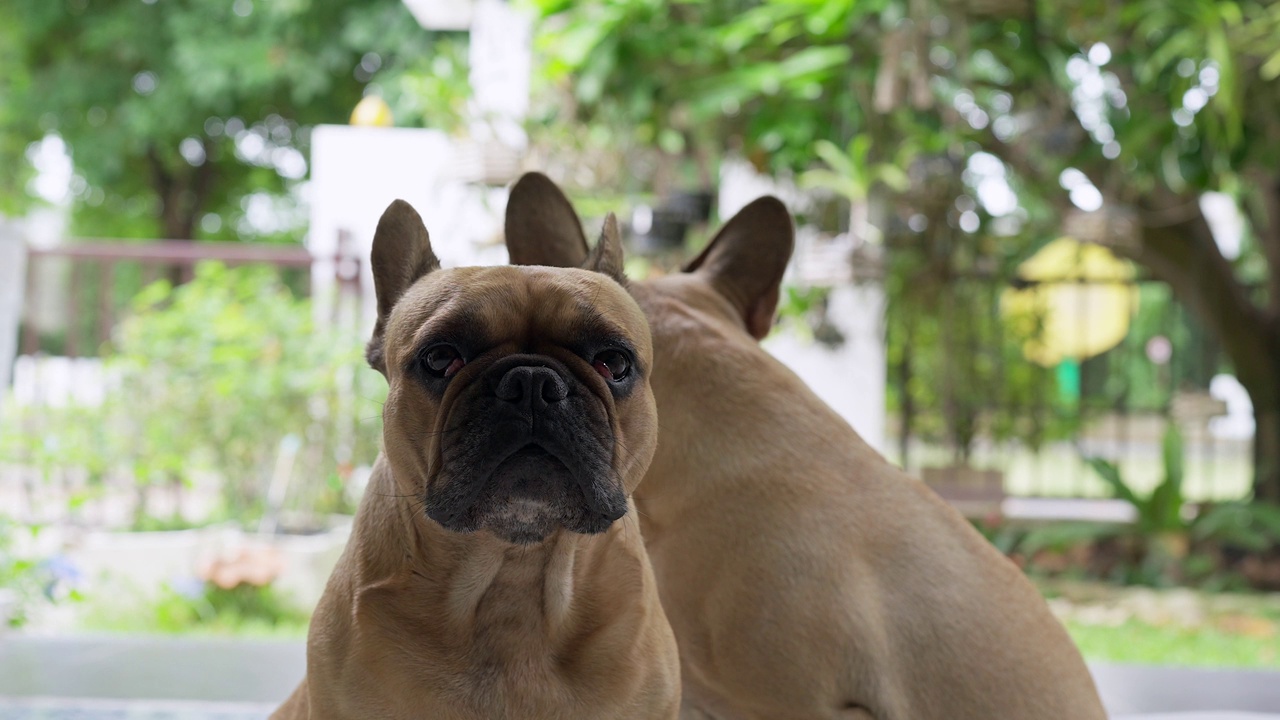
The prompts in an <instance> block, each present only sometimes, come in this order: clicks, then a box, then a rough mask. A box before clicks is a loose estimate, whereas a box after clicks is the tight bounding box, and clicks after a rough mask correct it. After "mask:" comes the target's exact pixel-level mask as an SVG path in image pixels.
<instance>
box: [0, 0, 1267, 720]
mask: <svg viewBox="0 0 1280 720" xmlns="http://www.w3.org/2000/svg"><path fill="white" fill-rule="evenodd" d="M1277 77H1280V4H1275V3H1272V2H1264V1H1262V0H1240V1H1238V2H1228V1H1218V0H1126V1H1124V2H1118V1H1114V0H1079V1H1077V2H1073V3H1050V2H1045V1H1044V0H705V1H694V0H689V1H681V2H676V1H668V0H609V1H606V2H589V3H588V2H584V3H572V2H567V1H564V0H518V1H516V2H504V1H503V0H361V1H357V0H271V1H268V0H116V1H114V2H106V1H103V0H6V1H5V2H4V3H3V4H0V628H3V629H0V696H9V697H10V700H8V701H4V700H3V699H0V718H8V717H23V718H27V717H62V715H58V714H57V713H58V712H63V710H65V708H66V707H67V706H66V704H65V703H66V700H65V699H66V698H72V697H79V698H93V699H94V700H91V701H90V700H85V701H83V702H85V703H89V704H88V705H85V706H84V707H91V708H96V709H95V710H92V711H91V712H96V713H98V715H99V716H102V717H108V716H110V717H126V716H127V717H143V716H144V715H140V714H133V715H129V714H128V713H130V712H133V713H140V712H142V711H141V710H137V709H136V708H137V707H138V706H134V705H128V704H121V703H122V702H123V701H124V700H126V699H131V698H148V699H151V700H154V701H163V702H161V703H160V704H159V705H155V704H154V703H153V705H154V707H158V708H161V709H160V710H156V712H162V711H163V712H174V713H181V712H196V710H193V709H192V708H193V707H194V706H191V705H188V704H183V703H190V702H192V701H220V702H224V703H227V702H233V703H234V702H242V703H269V702H271V701H274V700H279V699H282V698H283V697H284V694H285V693H287V691H288V690H289V689H290V687H291V685H292V683H293V682H295V681H296V679H297V678H298V677H299V676H300V674H301V662H302V641H303V639H304V638H305V633H306V624H307V620H308V617H309V613H310V609H311V607H312V606H313V605H314V603H315V601H316V599H317V598H318V597H319V594H320V592H321V590H322V589H323V585H324V581H325V579H326V578H327V576H328V573H329V570H330V569H331V568H332V566H333V563H334V562H335V561H336V559H337V556H338V554H339V553H340V552H341V550H342V547H343V544H344V543H345V539H346V536H347V533H348V531H349V528H350V523H351V515H352V513H353V512H354V509H355V506H356V504H357V503H358V502H359V498H360V495H361V492H362V491H363V487H364V482H365V479H366V477H367V475H368V472H369V466H370V464H371V463H372V461H373V459H374V457H375V456H376V454H377V451H378V446H379V442H380V434H381V425H380V412H381V406H380V402H381V399H382V397H383V396H384V394H385V382H384V381H383V379H382V378H381V377H380V376H379V375H378V374H377V373H376V372H374V371H372V370H370V369H368V368H367V367H366V366H365V365H364V363H363V361H362V347H363V343H364V341H365V339H366V338H367V334H368V330H369V327H370V325H371V318H372V313H373V303H372V289H373V286H372V283H371V281H370V275H369V269H368V264H367V262H366V260H367V256H368V250H369V245H370V242H371V239H372V232H373V228H374V225H375V223H376V221H377V218H378V216H379V214H380V213H381V211H382V210H383V208H385V206H386V205H387V203H388V202H390V200H392V199H393V198H396V197H401V198H405V199H407V200H409V201H410V202H411V203H412V204H414V206H415V207H417V208H418V210H419V211H420V213H421V214H422V216H423V217H424V219H425V220H426V223H427V226H428V228H429V229H430V231H431V234H432V239H433V243H434V244H435V246H436V248H437V252H438V253H439V254H440V256H441V258H442V259H443V260H444V262H445V264H446V265H467V264H496V263H503V262H505V261H506V251H505V248H504V246H503V238H502V227H501V221H502V216H503V210H504V207H505V202H506V195H507V187H508V185H509V184H510V183H511V182H512V181H513V180H515V179H516V178H517V177H518V176H519V174H520V173H522V172H524V171H526V170H540V171H543V172H545V173H547V174H549V175H550V176H551V177H552V178H553V179H555V180H557V181H558V182H560V183H561V184H562V185H563V186H564V187H565V188H566V190H567V191H568V192H569V194H570V195H571V197H572V198H573V199H574V201H575V204H576V205H577V207H578V209H579V211H580V212H581V213H582V214H583V217H584V222H585V224H586V226H587V231H588V234H589V235H593V234H595V233H596V232H597V228H599V226H600V223H601V220H602V218H603V216H604V215H605V214H606V213H608V212H616V213H617V214H618V215H619V217H620V218H622V221H623V226H624V233H625V236H626V242H627V245H628V251H629V259H628V272H629V274H630V275H631V276H632V277H637V278H643V277H648V276H653V275H656V274H661V273H665V272H673V271H677V270H678V268H679V266H680V264H681V262H682V261H683V260H687V259H688V258H690V257H692V256H693V254H694V253H696V252H697V250H698V249H699V248H700V247H702V245H703V244H704V243H705V242H706V241H707V240H708V239H709V238H710V237H711V236H712V234H713V233H714V231H715V229H716V228H717V227H718V226H719V223H720V222H722V221H723V220H726V219H728V218H729V217H731V216H732V215H733V213H734V212H736V211H737V210H738V209H739V208H741V207H742V206H743V205H745V204H746V203H747V202H748V201H750V200H752V199H754V198H755V197H757V196H759V195H761V194H764V193H772V194H776V195H778V196H780V197H782V198H783V199H784V200H785V201H786V203H787V204H788V206H789V207H790V208H791V210H792V212H793V213H794V214H795V216H796V220H797V252H796V255H795V257H794V259H793V262H792V265H791V267H790V268H789V270H788V274H787V278H786V281H785V287H784V293H783V299H782V304H781V308H780V317H779V320H778V324H777V327H776V328H775V330H774V332H773V334H772V335H771V336H770V337H769V338H768V339H767V340H766V341H765V346H766V348H768V349H769V350H770V351H771V352H773V353H774V354H775V355H776V356H778V357H779V358H780V359H781V360H782V361H783V362H785V363H787V364H788V365H789V366H791V367H792V368H793V369H794V370H796V372H797V373H799V374H800V375H801V377H803V378H805V379H806V380H807V381H808V382H809V383H810V384H811V385H812V386H813V387H814V389H815V390H816V391H817V392H818V393H819V395H821V396H822V397H823V398H824V399H825V400H827V401H828V402H829V403H830V404H831V405H832V406H833V407H835V408H836V409H837V410H838V411H839V412H840V413H841V414H842V415H844V416H845V417H846V418H847V419H848V420H849V422H850V423H851V424H852V425H853V426H854V428H855V429H857V430H858V431H859V432H860V433H861V434H862V435H863V436H864V437H865V438H866V439H867V440H868V441H869V442H870V443H871V444H872V445H873V446H875V447H876V448H877V449H879V450H880V451H881V452H882V453H884V454H885V455H886V456H887V457H889V458H890V459H891V460H893V461H894V462H897V463H899V464H901V465H902V466H903V467H904V468H906V469H907V470H908V471H909V472H910V473H912V474H914V475H916V476H918V477H920V478H921V479H923V480H924V481H925V482H927V483H928V484H929V485H930V486H932V487H933V488H934V489H935V490H936V491H937V492H938V493H939V494H941V495H942V496H943V497H944V498H946V499H948V500H949V501H951V502H952V503H954V504H955V505H956V507H957V508H958V509H959V510H960V511H961V512H963V513H964V514H965V515H966V516H967V517H969V518H970V519H971V520H972V521H973V522H974V523H975V524H976V525H977V526H978V528H979V529H980V530H982V532H983V533H984V534H985V535H986V536H987V537H988V538H989V539H990V540H991V541H992V542H993V543H994V544H995V545H996V546H997V547H998V548H999V549H1000V550H1001V551H1003V552H1005V553H1006V554H1008V555H1009V557H1010V558H1011V559H1012V560H1013V561H1014V562H1016V563H1018V564H1019V565H1020V566H1021V567H1023V568H1024V569H1025V570H1026V571H1027V572H1028V573H1029V574H1030V575H1031V576H1032V578H1033V579H1034V580H1035V581H1036V582H1037V583H1038V585H1039V586H1040V587H1041V589H1042V590H1043V592H1044V594H1045V595H1046V597H1048V598H1049V600H1050V604H1051V606H1052V607H1053V609H1054V611H1055V612H1056V613H1058V615H1059V616H1060V617H1061V618H1062V619H1063V620H1064V622H1065V623H1066V624H1067V627H1068V629H1069V630H1070V631H1071V632H1072V635H1073V636H1074V637H1075V639H1076V641H1077V642H1078V643H1079V644H1080V646H1081V648H1082V650H1083V652H1084V654H1085V656H1086V658H1087V659H1088V660H1090V661H1091V663H1093V664H1094V667H1095V668H1098V669H1099V670H1098V672H1099V682H1100V683H1101V684H1102V686H1103V691H1104V695H1106V696H1107V702H1108V705H1109V707H1110V708H1111V709H1112V710H1113V711H1114V712H1138V711H1165V710H1168V711H1172V710H1193V709H1199V708H1220V709H1238V710H1255V711H1263V710H1271V711H1276V712H1280V680H1278V679H1277V677H1280V676H1277V675H1274V674H1271V673H1272V672H1274V669H1276V668H1280V595H1277V594H1276V592H1277V591H1280V504H1278V503H1280V83H1277ZM194 667H199V668H202V671H201V672H200V673H192V672H191V670H192V668H194ZM1175 667H1178V668H1183V669H1180V670H1174V669H1171V668H1175ZM1153 668H1154V669H1153ZM1161 668H1163V669H1161ZM1187 668H1193V669H1187ZM1267 668H1271V669H1272V670H1271V671H1268V670H1267ZM1178 673H1181V674H1178ZM193 675H199V676H200V677H193ZM15 698H25V699H22V700H19V699H15ZM6 702H7V703H8V704H6ZM166 702H167V703H169V705H165V704H164V703H166ZM94 703H97V704H94ZM82 704H83V703H82ZM219 707H220V708H221V709H220V710H219V712H223V713H224V717H239V715H236V713H241V714H243V715H244V717H261V716H262V715H263V707H265V706H259V705H243V706H240V705H225V704H224V705H221V706H219ZM60 708H61V709H60ZM129 708H135V709H134V710H130V709H129ZM86 712H90V711H86ZM112 713H115V714H112ZM121 713H125V714H121ZM192 717H194V715H192Z"/></svg>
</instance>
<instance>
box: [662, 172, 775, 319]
mask: <svg viewBox="0 0 1280 720" xmlns="http://www.w3.org/2000/svg"><path fill="white" fill-rule="evenodd" d="M794 248H795V230H794V228H793V226H792V223H791V213H789V212H787V207H786V206H785V205H783V204H782V201H781V200H779V199H777V198H775V197H772V196H765V197H762V198H759V199H758V200H753V201H752V202H751V203H750V204H748V205H747V206H746V207H744V208H742V209H741V210H739V211H738V214H737V215H734V216H733V217H732V218H730V220H729V222H727V223H725V225H724V227H723V228H721V229H720V232H718V233H716V236H715V237H714V238H712V240H711V242H710V243H709V244H708V245H707V247H706V248H705V249H704V250H703V251H702V254H700V255H699V256H698V257H697V258H695V259H694V260H693V262H691V263H689V264H688V265H686V266H685V272H692V273H697V274H699V275H702V276H704V277H705V278H706V279H707V281H708V282H710V283H711V286H712V287H714V288H715V289H716V290H717V291H718V292H719V293H720V294H721V295H723V296H725V297H726V298H728V300H729V301H730V302H732V303H733V305H734V307H736V308H737V309H738V312H739V313H740V314H741V315H742V321H743V324H744V325H745V326H746V328H747V332H749V333H751V335H752V336H753V337H755V338H756V339H757V340H759V339H763V338H764V336H765V335H768V334H769V329H770V328H771V327H773V315H774V312H776V311H777V309H778V294H779V292H780V289H781V287H782V275H783V273H785V272H786V270H787V263H788V262H789V261H790V260H791V252H792V250H793V249H794Z"/></svg>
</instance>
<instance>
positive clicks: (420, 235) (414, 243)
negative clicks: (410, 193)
mask: <svg viewBox="0 0 1280 720" xmlns="http://www.w3.org/2000/svg"><path fill="white" fill-rule="evenodd" d="M370 263H371V265H372V269H373V288H374V291H375V292H376V293H377V296H378V320H377V322H376V323H375V324H374V326H373V337H372V338H370V339H369V344H368V345H367V346H365V351H364V356H365V359H366V360H368V361H369V365H371V366H372V367H373V369H375V370H377V371H378V372H380V373H382V374H383V375H386V374H387V363H386V357H385V355H384V337H383V336H384V334H385V333H386V329H387V318H388V316H390V315H391V308H393V307H395V306H396V303H397V302H399V301H400V298H401V297H402V296H403V295H404V293H405V291H406V290H408V289H409V288H410V287H411V286H412V285H413V284H414V283H415V282H417V281H418V279H419V278H421V277H422V276H423V275H426V274H427V273H429V272H431V271H432V270H438V269H440V261H439V260H438V259H437V258H436V254H435V253H434V252H432V250H431V238H430V237H429V236H428V235H427V228H426V226H425V225H423V224H422V218H421V217H419V215H418V211H416V210H414V209H413V206H412V205H410V204H409V203H407V202H405V201H403V200H396V201H394V202H392V203H391V204H390V205H389V206H387V209H386V211H385V212H383V213H382V218H381V219H380V220H378V229H377V231H376V232H374V234H373V252H372V253H371V255H370Z"/></svg>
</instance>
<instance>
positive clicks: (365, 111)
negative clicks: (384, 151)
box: [351, 95, 395, 127]
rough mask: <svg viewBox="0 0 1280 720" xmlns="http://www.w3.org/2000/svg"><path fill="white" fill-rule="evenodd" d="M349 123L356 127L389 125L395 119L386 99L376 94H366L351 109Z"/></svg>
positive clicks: (392, 123)
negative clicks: (353, 108)
mask: <svg viewBox="0 0 1280 720" xmlns="http://www.w3.org/2000/svg"><path fill="white" fill-rule="evenodd" d="M351 124H352V125H356V126H358V127H391V126H392V125H394V124H395V119H394V118H392V117H391V108H390V106H388V105H387V101H386V100H383V99H382V98H380V97H378V96H377V95H366V96H365V98H364V99H363V100H361V101H360V102H358V103H356V109H355V110H352V111H351Z"/></svg>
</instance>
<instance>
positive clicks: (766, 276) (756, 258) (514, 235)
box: [506, 173, 795, 345]
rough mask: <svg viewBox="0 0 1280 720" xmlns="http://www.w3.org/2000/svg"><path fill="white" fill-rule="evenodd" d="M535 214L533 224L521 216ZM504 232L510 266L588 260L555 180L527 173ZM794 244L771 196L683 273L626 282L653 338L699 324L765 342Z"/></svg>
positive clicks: (744, 213) (746, 211)
mask: <svg viewBox="0 0 1280 720" xmlns="http://www.w3.org/2000/svg"><path fill="white" fill-rule="evenodd" d="M535 208H536V212H534V211H533V210H532V209H535ZM531 214H534V215H536V217H537V222H536V224H533V223H528V222H520V221H519V220H520V219H521V218H525V217H527V216H529V215H531ZM513 219H515V220H516V221H515V222H513ZM506 235H507V250H508V251H509V253H510V256H511V263H512V264H513V265H550V266H554V267H576V266H577V265H579V264H580V263H582V262H583V261H584V259H585V258H586V257H587V241H586V238H585V237H584V235H583V233H582V223H581V222H580V221H579V219H578V215H577V213H575V212H574V210H573V206H572V205H570V204H569V201H568V200H567V199H566V198H565V196H564V193H562V192H561V191H560V189H559V188H558V187H556V185H555V183H553V182H552V181H551V180H549V179H548V178H547V177H546V176H545V175H541V174H539V173H528V174H526V175H524V176H523V177H521V178H520V180H519V181H518V182H516V184H515V186H514V187H513V188H512V190H511V199H510V200H509V201H508V205H507V228H506ZM794 246H795V231H794V229H793V226H792V222H791V214H790V213H789V212H787V208H786V206H785V205H783V204H782V202H781V201H780V200H778V199H777V198H774V197H768V196H766V197H762V198H759V199H757V200H754V201H752V202H751V203H749V204H748V205H747V206H746V207H744V208H743V209H742V210H740V211H739V212H738V214H736V215H734V216H733V217H732V218H731V219H730V220H729V221H728V222H727V223H725V224H724V227H722V228H721V229H720V231H719V232H718V233H716V236H715V237H714V238H713V239H712V240H711V242H710V243H709V244H708V245H707V247H706V248H705V249H704V250H703V251H702V253H701V254H700V255H698V257H697V258H695V259H694V260H693V261H691V262H690V263H688V264H687V265H686V266H685V267H684V272H681V273H676V274H672V275H667V276H663V277H659V278H656V279H654V280H650V281H647V282H643V283H631V284H630V285H629V287H630V289H631V290H632V292H633V294H634V295H635V296H636V298H637V299H638V300H639V301H640V304H641V306H643V307H644V308H645V310H646V312H647V313H648V314H649V319H650V322H651V323H653V324H654V325H653V332H654V334H655V336H658V335H662V334H664V333H667V332H673V333H681V334H687V331H689V330H691V329H693V328H691V324H695V325H699V326H700V327H698V328H696V329H697V331H698V332H703V331H707V332H716V333H717V334H719V331H720V330H722V329H723V328H726V327H727V328H732V329H734V332H736V329H738V328H740V329H741V330H743V331H745V332H746V333H747V334H748V335H749V336H750V337H751V338H754V339H756V340H760V339H763V338H764V337H765V336H766V335H768V334H769V330H770V328H771V327H772V326H773V318H774V313H775V312H776V311H777V307H778V295H779V291H780V288H781V285H782V276H783V273H784V272H785V271H786V268H787V262H788V261H789V260H790V259H791V252H792V250H793V248H794ZM708 320H711V321H714V324H715V327H711V326H709V324H708V323H707V321H708ZM664 322H669V324H670V327H669V328H668V327H664V326H663V325H662V323H664ZM659 344H660V345H661V344H663V343H661V342H660V343H659Z"/></svg>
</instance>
